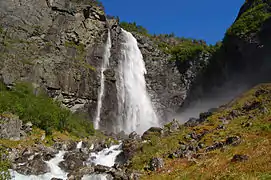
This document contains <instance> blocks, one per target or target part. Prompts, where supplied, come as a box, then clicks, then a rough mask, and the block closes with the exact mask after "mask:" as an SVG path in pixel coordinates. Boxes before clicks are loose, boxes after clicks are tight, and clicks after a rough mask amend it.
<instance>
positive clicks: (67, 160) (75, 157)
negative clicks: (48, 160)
mask: <svg viewBox="0 0 271 180" xmlns="http://www.w3.org/2000/svg"><path fill="white" fill-rule="evenodd" d="M87 159H88V156H87V155H85V154H83V153H80V152H75V153H74V152H67V153H66V154H65V155H64V161H62V162H60V163H59V167H60V168H61V169H63V170H64V171H66V172H71V171H74V170H76V169H78V168H80V167H83V166H84V161H86V160H87Z"/></svg>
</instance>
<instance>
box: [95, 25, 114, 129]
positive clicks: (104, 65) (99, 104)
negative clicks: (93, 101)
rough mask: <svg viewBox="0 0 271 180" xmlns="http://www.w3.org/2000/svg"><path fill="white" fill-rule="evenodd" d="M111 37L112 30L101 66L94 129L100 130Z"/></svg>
mask: <svg viewBox="0 0 271 180" xmlns="http://www.w3.org/2000/svg"><path fill="white" fill-rule="evenodd" d="M111 46H112V43H111V35H110V30H108V36H107V41H106V45H105V53H104V56H103V63H102V65H101V87H100V89H99V95H98V102H97V110H96V117H95V120H94V128H95V129H99V128H100V117H101V108H102V105H103V97H104V80H105V79H104V71H105V70H106V69H107V68H108V66H109V58H110V56H111V53H110V50H111Z"/></svg>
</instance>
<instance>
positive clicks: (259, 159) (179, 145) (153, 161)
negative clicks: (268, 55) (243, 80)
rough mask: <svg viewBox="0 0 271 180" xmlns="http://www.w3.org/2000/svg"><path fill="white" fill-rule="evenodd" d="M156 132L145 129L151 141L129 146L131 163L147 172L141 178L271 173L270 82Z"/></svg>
mask: <svg viewBox="0 0 271 180" xmlns="http://www.w3.org/2000/svg"><path fill="white" fill-rule="evenodd" d="M176 127H177V128H176ZM154 132H155V131H153V133H149V134H148V136H146V135H145V136H144V135H143V138H144V139H147V142H139V141H134V142H133V146H127V147H126V146H125V147H126V148H124V150H126V151H124V152H125V154H126V155H127V154H133V156H132V158H131V159H130V163H129V168H131V169H136V170H139V172H141V173H143V176H142V179H269V178H271V174H270V172H271V166H270V163H271V159H270V157H271V154H270V151H269V149H270V148H271V147H270V144H271V143H270V141H271V136H270V135H271V85H270V84H262V85H259V86H257V87H255V88H253V89H252V90H250V91H248V92H246V93H244V94H243V95H241V96H240V97H238V98H236V99H235V100H233V101H232V102H230V103H228V104H226V105H223V106H221V107H220V108H219V109H216V110H215V111H214V112H213V113H211V112H209V113H202V114H201V115H200V119H191V120H189V121H188V122H187V123H185V124H184V125H180V126H179V125H177V124H176V122H174V121H173V122H172V123H170V124H168V125H165V127H164V130H163V131H162V132H160V133H158V134H157V133H154ZM129 143H131V142H129ZM129 143H128V144H129ZM130 145H131V144H130ZM152 171H154V172H152Z"/></svg>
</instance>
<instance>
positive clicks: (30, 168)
mask: <svg viewBox="0 0 271 180" xmlns="http://www.w3.org/2000/svg"><path fill="white" fill-rule="evenodd" d="M13 168H14V169H15V170H16V171H17V172H18V173H21V174H24V175H30V174H32V175H41V174H45V173H47V172H49V171H50V169H49V167H48V166H47V164H46V163H45V162H44V161H43V160H42V158H41V155H36V156H34V158H33V159H32V158H30V159H28V161H26V162H24V163H20V164H16V165H15V166H14V167H13Z"/></svg>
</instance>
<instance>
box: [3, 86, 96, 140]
mask: <svg viewBox="0 0 271 180" xmlns="http://www.w3.org/2000/svg"><path fill="white" fill-rule="evenodd" d="M5 112H11V113H13V114H16V115H18V116H19V117H20V119H21V120H23V122H28V121H31V122H32V123H33V124H34V125H35V126H36V127H39V128H41V129H43V130H45V131H46V133H47V134H51V133H52V131H53V130H58V131H67V132H70V133H72V134H74V135H77V136H88V135H92V134H93V133H94V128H93V125H92V123H91V122H90V121H89V120H87V119H85V118H84V117H83V116H82V115H79V114H73V113H71V112H70V111H69V110H68V109H66V108H63V107H61V105H60V103H59V102H56V101H54V100H53V99H51V98H49V97H47V95H45V93H43V92H42V90H41V89H34V88H33V87H32V86H31V85H30V84H27V83H17V84H16V86H15V87H14V88H13V89H12V90H7V89H5V87H4V85H3V84H2V85H0V113H2V114H3V113H5Z"/></svg>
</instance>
